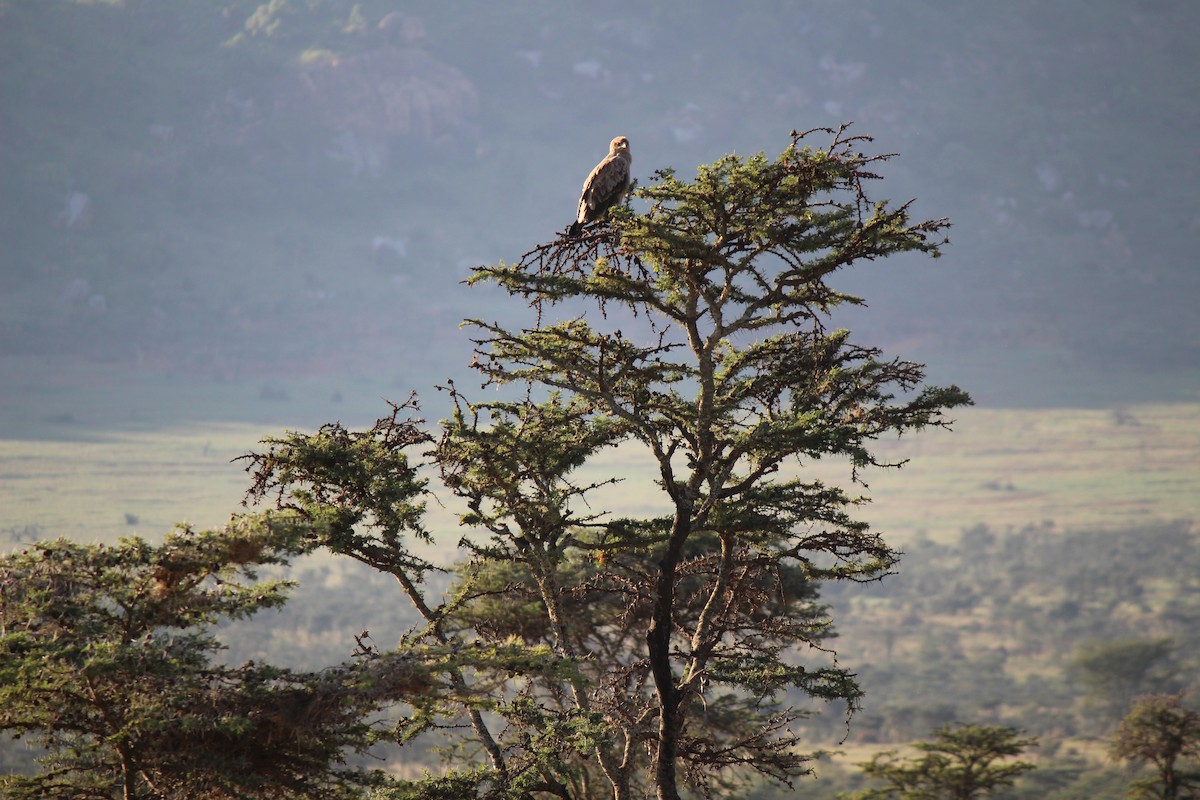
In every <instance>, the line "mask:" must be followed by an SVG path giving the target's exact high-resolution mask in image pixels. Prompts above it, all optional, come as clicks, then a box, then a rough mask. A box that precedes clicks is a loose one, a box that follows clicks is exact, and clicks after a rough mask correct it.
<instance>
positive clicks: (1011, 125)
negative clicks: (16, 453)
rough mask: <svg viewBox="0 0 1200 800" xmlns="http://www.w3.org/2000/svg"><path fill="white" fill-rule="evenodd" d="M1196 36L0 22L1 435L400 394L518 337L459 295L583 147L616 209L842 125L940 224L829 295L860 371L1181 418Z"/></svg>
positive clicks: (1076, 27)
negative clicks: (621, 144)
mask: <svg viewBox="0 0 1200 800" xmlns="http://www.w3.org/2000/svg"><path fill="white" fill-rule="evenodd" d="M1198 28H1200V7H1198V6H1196V5H1195V4H1193V3H1189V2H1170V1H1169V0H1138V1H1137V2H1131V1H1130V0H1125V1H1124V2H1117V1H1116V0H1106V1H1102V2H1090V1H1089V2H1084V1H1083V0H1061V1H1060V2H1054V3H1044V2H1034V1H1033V0H1028V1H1025V0H1011V1H1010V2H1005V3H995V4H987V5H982V4H965V5H964V4H961V3H953V2H947V1H945V0H923V1H921V2H910V3H903V4H900V3H891V2H871V1H870V0H860V1H859V2H841V1H840V0H839V2H832V0H829V1H826V0H812V1H811V2H793V3H784V2H745V3H739V4H736V6H734V5H731V4H727V3H721V2H682V1H680V2H660V3H650V4H647V3H643V2H622V1H621V0H609V1H608V2H590V3H583V2H514V3H504V4H494V3H466V4H445V3H438V2H405V3H394V2H357V3H351V2H334V1H333V0H326V1H325V2H295V1H293V2H286V1H285V0H273V1H272V2H263V3H260V2H251V1H250V0H240V1H239V0H234V1H233V2H220V3H211V2H171V3H167V2H157V1H155V0H123V1H118V0H113V1H112V2H100V1H93V2H66V0H44V1H39V2H32V1H25V0H8V2H0V359H2V360H0V364H3V371H4V373H5V376H4V379H3V381H2V382H0V404H3V405H6V406H8V407H9V412H8V413H6V414H4V415H3V417H4V423H5V425H6V429H7V430H8V431H10V432H11V431H14V430H22V429H27V428H28V426H30V425H37V424H40V423H44V422H45V421H46V420H59V421H68V422H78V423H84V424H87V423H98V424H105V423H106V422H113V423H116V422H122V421H127V420H128V419H134V418H136V419H146V420H162V421H172V420H180V419H184V420H186V419H189V418H194V417H203V418H209V417H212V416H213V415H214V414H215V415H217V416H220V417H222V418H225V417H228V418H231V419H241V418H253V413H254V412H253V409H254V408H256V407H258V406H261V405H262V404H264V403H266V404H274V405H273V406H271V408H272V412H271V414H273V415H275V416H279V415H280V413H281V412H282V415H283V416H287V415H288V412H287V408H288V406H289V404H291V405H292V406H295V409H294V410H295V412H296V415H297V416H298V417H299V418H303V419H306V420H309V421H312V422H315V421H321V420H324V419H328V418H329V417H330V416H331V414H333V415H336V414H337V413H339V411H338V407H337V404H338V403H344V404H345V406H343V408H346V407H353V406H354V404H355V403H357V402H359V401H360V400H362V402H363V403H364V407H366V406H367V405H369V406H371V407H373V408H375V409H376V410H378V409H377V407H378V406H379V397H380V396H381V395H388V396H393V397H402V396H404V395H406V394H407V392H408V390H410V389H418V390H421V391H422V393H423V394H430V395H432V394H433V393H432V392H431V391H429V387H431V386H432V384H434V383H438V382H441V381H442V380H444V379H445V378H446V377H451V376H455V375H458V376H461V375H464V374H465V367H466V364H467V363H468V362H469V360H470V343H469V341H468V336H467V334H466V332H463V331H460V330H459V329H458V325H459V323H460V321H461V320H463V319H464V318H467V317H474V316H480V317H485V318H507V319H514V318H517V317H518V316H519V315H521V314H523V313H524V312H523V309H522V308H521V307H520V304H519V303H517V302H515V301H510V300H508V299H507V298H505V297H502V296H500V295H499V294H497V293H496V292H495V291H494V290H491V289H487V288H476V289H468V288H467V287H465V286H463V285H462V284H461V281H462V280H463V279H464V278H465V277H466V276H467V275H468V274H469V269H470V267H471V266H474V265H478V264H483V263H495V262H497V261H499V260H502V259H503V260H515V259H516V258H517V257H519V256H520V254H521V253H523V252H525V251H526V250H528V249H530V248H532V247H533V246H534V245H536V244H538V243H540V242H543V241H546V240H548V239H550V238H553V237H554V236H555V234H556V233H557V232H559V231H561V230H562V229H563V227H564V226H565V225H566V224H567V223H569V222H570V221H571V218H572V216H573V213H574V206H575V203H576V200H577V198H578V191H579V186H580V184H581V182H582V180H583V177H584V176H585V175H586V174H587V172H588V170H589V169H590V168H591V166H592V165H593V164H594V163H595V162H596V161H597V160H598V159H599V158H600V157H601V156H603V155H604V153H605V151H606V146H607V142H608V140H609V139H610V138H612V137H613V136H615V135H625V136H628V137H629V138H630V141H631V144H632V152H633V159H634V161H633V163H634V173H635V175H636V177H638V178H639V179H640V180H641V181H642V182H643V183H645V182H647V181H649V180H650V179H651V177H652V174H653V172H654V170H656V169H658V168H662V167H674V168H676V169H677V170H678V171H679V172H680V173H681V174H682V175H684V176H687V175H692V174H694V170H695V168H696V166H697V165H699V164H702V163H707V162H710V161H713V160H715V159H716V158H718V157H720V156H721V155H723V154H726V153H738V154H742V155H750V154H753V153H756V152H759V151H764V152H766V153H767V154H768V155H769V156H774V155H775V154H777V153H778V152H779V151H780V150H781V149H782V148H783V147H785V146H786V145H787V143H788V141H789V137H788V133H789V131H791V130H792V129H799V130H805V129H809V128H815V127H821V126H837V125H838V124H840V123H844V122H852V123H853V127H852V131H853V132H855V133H858V134H862V135H869V136H872V137H874V140H875V141H874V142H873V143H872V144H870V145H866V146H865V147H867V148H870V149H871V150H872V151H873V152H888V153H898V154H899V155H898V156H897V157H896V158H895V159H893V160H891V161H889V162H888V163H887V164H886V165H885V167H884V170H883V171H884V176H885V180H884V181H883V182H882V184H881V185H880V187H879V188H878V189H877V191H878V192H879V193H880V194H881V195H882V196H884V197H887V198H889V199H891V200H893V201H896V202H900V201H904V200H908V199H913V198H915V201H916V202H915V203H914V209H915V213H916V215H918V216H921V217H940V216H948V217H950V218H951V220H952V222H953V226H954V227H953V228H952V229H951V234H950V235H951V244H950V246H949V247H948V248H947V249H946V254H945V256H944V257H943V258H941V259H938V260H929V259H926V258H918V257H912V258H905V257H901V258H893V259H888V261H887V263H882V262H881V263H876V264H866V265H861V266H859V267H856V268H855V269H854V270H851V271H850V272H848V273H846V274H845V275H843V276H841V277H840V278H839V281H840V283H839V287H840V288H844V289H845V290H847V291H851V292H854V293H857V294H859V295H860V296H862V297H863V298H864V299H865V300H866V301H867V303H868V304H869V308H868V309H866V310H865V311H863V310H856V311H855V312H854V313H851V314H847V315H846V316H845V318H844V319H843V323H844V324H846V325H847V326H848V327H851V328H852V329H854V330H855V334H856V339H857V340H858V341H860V342H863V343H869V344H878V345H880V346H883V347H884V348H885V349H886V351H887V352H888V353H889V354H894V355H900V356H903V357H906V358H912V359H915V360H920V361H925V362H927V363H928V365H929V369H930V377H931V379H932V380H934V381H935V382H955V383H958V384H959V385H962V386H964V387H965V388H967V389H968V390H970V391H971V392H972V394H973V396H974V397H975V399H976V401H977V402H978V403H979V404H981V405H984V406H1010V407H1011V406H1072V407H1075V406H1080V407H1082V406H1087V407H1107V406H1111V405H1120V404H1124V403H1131V402H1153V401H1179V400H1193V401H1194V400H1196V399H1197V397H1198V389H1200V382H1198V373H1197V366H1198V363H1200V314H1197V313H1196V302H1197V300H1198V299H1200V270H1198V269H1197V264H1196V256H1195V252H1196V248H1197V246H1198V245H1200V191H1198V188H1197V186H1198V181H1197V175H1198V172H1197V171H1198V169H1200V139H1197V137H1196V135H1195V131H1196V129H1197V127H1198V126H1197V122H1198V117H1200V104H1198V103H1197V102H1196V97H1197V96H1200V49H1197V48H1196V47H1195V46H1194V45H1195V42H1194V34H1195V32H1196V30H1197V29H1198ZM827 139H828V137H827V136H826V135H824V134H814V136H813V137H812V139H811V143H812V144H813V145H814V146H821V145H822V144H823V143H824V142H825V141H827ZM106 376H107V377H106ZM305 379H313V380H317V383H315V384H304V383H303V381H304V380H305ZM181 381H182V382H183V383H185V384H186V387H184V386H182V385H181V384H180V382H181ZM97 384H103V387H104V392H105V393H106V395H105V396H106V398H107V399H108V401H109V405H108V406H105V407H104V408H99V407H96V408H93V409H91V410H89V390H88V387H89V386H92V387H93V388H95V387H96V386H97ZM164 386H172V387H174V389H173V390H171V391H167V390H165V389H163V388H162V387H164ZM206 386H215V387H225V388H224V389H221V390H220V391H219V392H218V393H217V394H215V395H212V397H213V398H216V397H218V396H219V397H220V398H221V400H220V403H222V404H223V405H221V407H220V409H219V410H214V406H213V403H216V402H218V401H217V400H216V399H213V400H212V401H211V402H208V401H205V400H204V398H205V397H206V395H205V391H206V389H205V388H204V387H206ZM312 386H318V387H319V388H311V387H312ZM49 387H55V388H54V389H53V390H52V389H51V388H49ZM70 387H75V388H76V389H77V390H78V391H76V392H75V393H74V394H72V393H71V392H69V391H68V388H70ZM230 387H241V389H242V391H241V392H240V393H239V392H236V391H233V390H232V389H231V388H230ZM297 387H300V388H297ZM305 387H308V388H305ZM123 394H124V395H127V396H128V406H129V410H128V412H127V413H124V412H122V411H121V410H120V409H119V408H118V406H120V400H119V398H120V396H121V395H123ZM172 397H173V398H174V399H173V400H170V401H169V402H162V399H163V398H172ZM73 398H74V399H77V403H76V404H75V405H72V399H73ZM139 398H143V399H139ZM144 398H149V399H151V401H150V402H147V401H145V400H144ZM239 398H240V399H242V400H244V401H245V402H239ZM168 406H169V408H168Z"/></svg>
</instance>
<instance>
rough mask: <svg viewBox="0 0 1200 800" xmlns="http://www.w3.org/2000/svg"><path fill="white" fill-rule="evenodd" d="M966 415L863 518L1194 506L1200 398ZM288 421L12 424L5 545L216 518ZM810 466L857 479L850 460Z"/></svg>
mask: <svg viewBox="0 0 1200 800" xmlns="http://www.w3.org/2000/svg"><path fill="white" fill-rule="evenodd" d="M325 396H328V395H327V394H326V395H325ZM379 405H380V408H379V409H378V411H379V412H380V413H382V412H384V411H385V410H386V408H385V407H384V406H383V404H382V402H380V404H379ZM263 416H264V417H269V416H270V414H269V413H268V412H267V411H264V412H263ZM305 416H308V415H305ZM358 416H362V415H358ZM956 416H957V421H956V423H955V424H954V427H953V430H952V431H947V430H940V429H931V430H926V431H924V432H922V433H920V434H916V435H912V436H909V437H906V438H903V439H899V440H889V441H883V442H879V443H878V448H877V452H878V453H879V454H880V456H881V458H882V459H883V460H887V461H893V462H899V461H903V460H905V459H908V462H907V463H906V464H905V465H904V466H903V467H901V468H899V469H877V468H871V469H869V470H867V471H865V472H864V473H862V475H861V476H860V477H861V478H862V479H863V480H865V482H866V484H867V485H866V486H858V487H857V491H858V492H859V493H861V494H864V495H869V496H870V497H871V502H870V504H868V505H867V506H865V507H864V509H863V510H862V515H863V516H864V518H866V519H867V520H868V521H869V522H871V523H872V525H873V526H874V527H876V528H877V529H878V530H881V531H884V532H887V533H889V534H892V535H894V536H896V537H897V539H898V540H899V541H901V542H903V541H904V539H906V538H908V537H910V536H914V535H928V536H930V537H933V538H936V539H943V538H952V537H954V536H955V535H956V534H957V533H958V532H960V531H961V530H963V529H964V528H968V527H971V526H974V525H978V524H986V525H988V526H990V527H991V528H992V529H993V530H996V531H1000V532H1002V531H1004V530H1005V529H1008V528H1021V527H1024V526H1026V525H1043V524H1045V523H1047V522H1052V523H1053V524H1054V525H1055V526H1057V527H1059V528H1060V529H1077V528H1084V527H1097V526H1100V527H1104V528H1131V527H1136V526H1137V525H1138V524H1139V523H1141V522H1150V521H1156V520H1158V521H1161V520H1173V519H1181V518H1182V519H1193V518H1198V517H1200V469H1198V468H1197V465H1198V464H1200V404H1173V405H1140V406H1128V407H1125V408H1122V409H1120V410H1107V411H1103V410H1077V409H1050V410H1028V409H1021V410H999V409H981V408H969V409H963V410H962V411H960V412H959V413H958V414H957V415H956ZM347 424H349V423H347ZM289 428H292V429H301V430H303V429H305V426H304V425H296V424H287V423H283V422H279V423H272V422H271V421H268V420H266V419H264V420H263V421H252V422H205V421H197V422H190V423H187V424H175V425H171V424H161V425H155V424H145V425H136V426H131V425H128V424H126V425H121V426H116V427H113V428H111V429H108V430H103V429H96V428H92V427H89V426H86V425H83V424H73V425H57V426H53V434H52V435H51V434H50V433H48V432H47V431H48V430H50V428H49V427H48V426H47V425H41V426H32V427H31V428H30V431H29V433H28V435H22V433H21V431H20V430H16V429H15V428H14V427H13V426H7V427H6V429H5V431H4V435H3V437H2V438H0V510H2V511H0V533H3V534H5V536H6V537H7V539H8V540H9V541H10V542H12V541H16V540H23V541H28V540H30V539H34V538H53V537H57V536H67V537H70V538H72V539H78V540H85V541H91V540H99V541H113V540H115V539H116V538H117V537H119V536H123V535H130V534H135V533H136V534H138V535H143V536H147V537H150V538H156V537H158V536H161V535H162V534H164V533H166V532H167V531H168V530H170V528H171V527H172V526H173V525H174V524H176V523H180V522H188V523H191V524H194V525H197V526H201V527H211V526H215V525H220V524H221V523H222V522H223V521H225V520H226V519H228V517H229V515H230V514H231V513H233V512H235V511H237V510H239V508H240V503H241V499H242V495H243V492H244V490H245V488H246V487H247V485H248V478H247V476H246V474H245V472H244V471H243V466H242V465H243V462H237V461H234V459H236V457H237V456H239V455H241V454H243V453H245V452H247V451H249V450H251V449H253V448H255V447H256V446H257V443H258V442H259V440H261V439H262V438H263V437H265V436H272V435H277V434H279V433H281V432H282V431H283V430H285V429H289ZM588 469H589V471H590V473H591V476H592V477H595V478H596V479H601V478H605V477H610V476H611V477H619V478H621V479H622V480H621V482H620V483H619V484H618V485H615V486H612V487H608V488H605V489H602V490H600V491H599V492H598V493H597V495H596V496H595V497H594V498H593V502H592V504H593V510H598V509H600V508H607V509H609V510H611V511H614V512H618V513H625V514H639V513H656V512H660V511H662V510H663V505H662V502H661V496H660V492H659V490H658V487H657V485H656V484H655V482H654V479H655V473H654V471H653V470H652V469H651V467H650V465H649V463H648V462H647V461H646V459H645V458H644V457H643V455H642V454H641V453H640V452H639V451H638V450H637V449H636V448H634V447H632V446H625V447H621V448H618V449H615V450H611V451H607V452H606V453H604V454H602V455H601V456H600V457H599V458H597V459H596V460H595V462H594V464H593V465H591V466H589V468H588ZM804 469H805V474H808V475H811V476H813V477H819V478H821V479H823V480H825V481H827V482H830V483H838V484H840V485H844V486H847V487H850V486H851V484H850V469H849V467H848V466H847V465H845V464H840V463H818V464H816V465H808V466H806V467H805V468H804ZM439 500H441V501H442V502H433V503H430V504H429V509H430V515H429V524H430V526H431V528H432V529H433V530H434V531H435V532H436V533H437V534H439V539H440V541H441V542H442V543H443V546H444V547H445V548H447V549H449V548H452V547H453V546H454V543H455V542H457V540H458V538H459V536H460V532H459V531H457V530H455V523H454V504H453V503H452V502H451V501H450V500H449V499H448V498H444V497H440V498H439Z"/></svg>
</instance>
